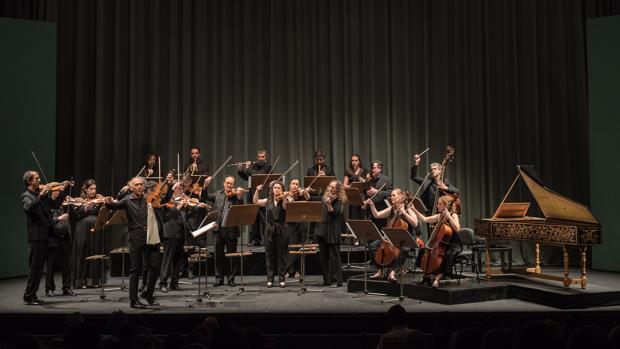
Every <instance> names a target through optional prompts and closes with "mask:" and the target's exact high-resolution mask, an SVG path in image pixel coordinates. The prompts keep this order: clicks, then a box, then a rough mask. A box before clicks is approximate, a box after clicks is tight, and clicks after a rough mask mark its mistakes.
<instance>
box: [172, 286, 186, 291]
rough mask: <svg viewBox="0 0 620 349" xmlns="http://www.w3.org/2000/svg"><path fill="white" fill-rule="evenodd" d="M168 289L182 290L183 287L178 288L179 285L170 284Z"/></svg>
mask: <svg viewBox="0 0 620 349" xmlns="http://www.w3.org/2000/svg"><path fill="white" fill-rule="evenodd" d="M170 289H171V290H173V291H183V289H182V288H180V287H179V285H171V286H170Z"/></svg>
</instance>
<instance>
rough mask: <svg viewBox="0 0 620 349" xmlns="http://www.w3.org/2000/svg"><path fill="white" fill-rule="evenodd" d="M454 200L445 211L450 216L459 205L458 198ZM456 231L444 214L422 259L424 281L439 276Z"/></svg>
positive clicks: (421, 266) (427, 244)
mask: <svg viewBox="0 0 620 349" xmlns="http://www.w3.org/2000/svg"><path fill="white" fill-rule="evenodd" d="M452 197H453V198H452V200H451V201H450V202H449V203H448V205H446V207H445V209H444V210H447V212H448V214H452V209H453V207H454V208H456V207H455V206H454V205H455V204H457V201H458V196H452ZM453 233H454V230H453V229H452V226H451V225H450V223H447V222H446V217H445V216H444V215H443V214H442V215H441V216H440V218H439V221H438V222H437V224H436V225H435V228H434V229H433V232H432V233H431V236H430V237H429V239H428V242H427V243H426V247H425V249H424V254H423V255H422V257H421V258H420V269H422V272H423V277H422V280H423V281H424V280H428V275H430V274H437V272H438V271H439V270H440V268H441V264H442V263H443V257H444V255H445V252H446V248H447V247H448V245H449V244H450V239H451V238H452V234H453Z"/></svg>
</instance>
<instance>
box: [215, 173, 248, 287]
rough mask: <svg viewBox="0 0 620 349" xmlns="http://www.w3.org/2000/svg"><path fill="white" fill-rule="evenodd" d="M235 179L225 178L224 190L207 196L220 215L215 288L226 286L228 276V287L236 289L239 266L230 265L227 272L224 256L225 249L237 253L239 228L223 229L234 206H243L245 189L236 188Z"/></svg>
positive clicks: (231, 177) (217, 224) (217, 228)
mask: <svg viewBox="0 0 620 349" xmlns="http://www.w3.org/2000/svg"><path fill="white" fill-rule="evenodd" d="M234 186H235V177H233V176H227V177H226V178H224V189H222V190H218V191H216V192H215V193H209V194H208V195H207V197H208V199H209V201H211V202H213V203H214V205H213V208H214V209H215V210H217V212H218V213H219V216H218V219H217V223H216V225H215V227H214V229H213V237H214V238H215V283H214V284H213V286H214V287H218V286H222V285H224V276H227V279H228V285H229V286H230V287H235V275H236V274H237V266H236V265H235V264H231V265H230V269H231V270H226V269H228V268H226V267H225V266H226V265H228V263H224V261H225V258H226V256H225V255H224V248H226V252H228V253H234V252H237V239H239V235H240V231H239V227H223V226H222V225H223V224H224V217H226V215H227V214H228V210H230V207H231V206H233V205H241V204H243V193H244V192H245V190H244V189H243V188H236V189H235V188H234Z"/></svg>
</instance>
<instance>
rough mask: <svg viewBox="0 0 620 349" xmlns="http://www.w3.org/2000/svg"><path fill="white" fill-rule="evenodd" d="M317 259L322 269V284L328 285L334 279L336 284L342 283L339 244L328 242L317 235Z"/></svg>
mask: <svg viewBox="0 0 620 349" xmlns="http://www.w3.org/2000/svg"><path fill="white" fill-rule="evenodd" d="M317 239H318V241H319V260H320V262H321V269H322V270H323V284H326V285H329V284H331V283H332V281H333V280H334V279H335V280H336V283H337V284H338V285H341V284H342V264H341V261H340V245H339V244H328V243H327V242H325V238H322V237H318V238H317Z"/></svg>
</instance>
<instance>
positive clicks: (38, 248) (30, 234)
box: [21, 170, 70, 305]
mask: <svg viewBox="0 0 620 349" xmlns="http://www.w3.org/2000/svg"><path fill="white" fill-rule="evenodd" d="M23 181H24V186H25V187H26V191H25V192H23V193H22V194H21V201H22V209H23V210H24V213H25V214H26V232H27V239H28V245H29V247H30V256H29V257H30V258H29V260H30V272H29V273H28V281H27V283H26V290H25V291H24V298H23V299H24V302H26V304H28V305H41V304H43V302H42V301H41V300H39V298H38V297H37V291H38V290H39V283H40V282H41V276H42V275H43V267H44V266H45V260H46V259H47V255H48V252H47V251H48V246H49V238H50V236H52V235H54V220H53V218H52V213H51V209H52V208H56V207H58V206H60V204H61V203H62V202H63V200H64V199H65V196H66V194H65V193H64V190H65V189H66V187H67V186H68V185H69V184H70V183H69V182H63V183H62V184H60V188H59V190H60V191H61V193H60V195H59V196H58V197H57V198H56V200H52V199H51V198H50V197H49V196H48V195H47V194H48V192H49V189H50V188H49V187H47V186H41V185H40V183H41V178H40V177H39V173H38V172H37V171H32V170H28V171H26V172H25V173H24V176H23Z"/></svg>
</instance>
